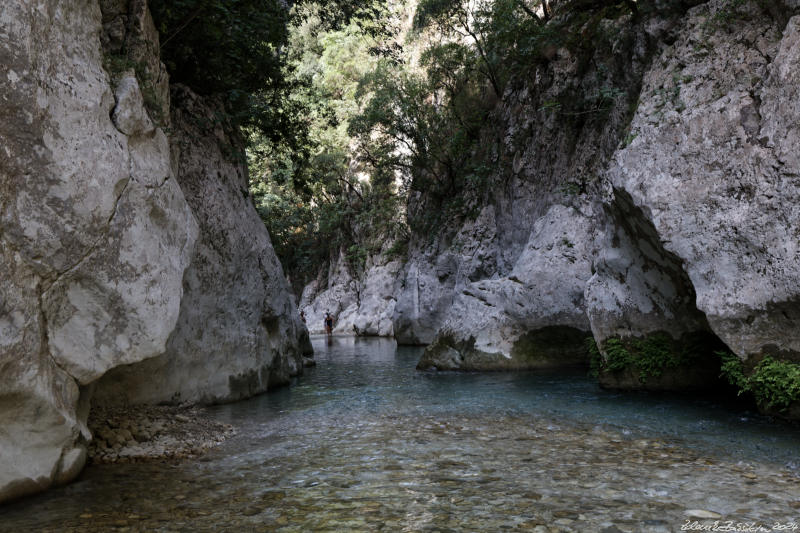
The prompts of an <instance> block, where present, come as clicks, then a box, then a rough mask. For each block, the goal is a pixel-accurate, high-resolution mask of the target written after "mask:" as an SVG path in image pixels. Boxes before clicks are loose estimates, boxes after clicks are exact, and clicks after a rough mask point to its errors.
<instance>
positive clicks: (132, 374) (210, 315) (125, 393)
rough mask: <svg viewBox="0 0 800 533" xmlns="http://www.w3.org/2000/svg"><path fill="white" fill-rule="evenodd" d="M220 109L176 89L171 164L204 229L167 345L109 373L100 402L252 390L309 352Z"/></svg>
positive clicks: (202, 398) (284, 374) (211, 398)
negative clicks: (220, 119) (161, 351)
mask: <svg viewBox="0 0 800 533" xmlns="http://www.w3.org/2000/svg"><path fill="white" fill-rule="evenodd" d="M219 116H223V114H222V113H221V109H219V108H218V106H213V105H209V104H207V103H205V102H204V101H203V100H202V99H200V98H199V97H198V96H196V95H195V94H193V93H192V92H191V91H190V90H189V89H188V88H186V87H182V86H177V87H175V88H174V89H173V92H172V132H171V136H170V141H171V146H172V154H173V168H174V169H175V172H176V179H177V181H178V183H179V184H180V186H181V189H182V190H183V191H184V194H185V197H186V200H187V202H188V203H189V205H190V206H191V208H192V212H193V213H194V214H195V216H196V217H197V220H198V222H199V225H200V238H199V240H198V242H197V244H196V246H195V250H194V255H193V256H192V258H191V264H190V266H189V268H188V269H187V270H186V274H185V275H184V279H183V289H184V295H183V299H182V300H181V307H180V315H179V318H178V322H177V324H176V326H175V328H174V330H173V331H172V334H171V335H170V337H169V340H168V341H167V345H166V349H165V350H164V352H163V353H162V354H160V355H159V356H158V357H153V358H150V359H148V360H146V361H143V362H141V363H138V364H135V365H127V366H121V367H117V368H115V369H113V370H111V371H110V372H108V373H106V374H105V375H104V376H103V378H102V379H100V380H99V381H98V382H97V384H96V388H95V389H94V398H95V400H96V401H97V402H99V403H101V404H103V405H114V404H126V403H165V402H171V403H182V402H193V403H196V402H201V403H212V402H221V401H232V400H238V399H242V398H247V397H249V396H252V395H254V394H257V393H260V392H264V391H266V390H267V389H268V388H271V387H274V386H277V385H285V384H287V383H288V382H289V379H290V377H291V376H295V375H297V374H299V373H301V372H302V368H303V356H304V355H307V354H310V353H311V352H312V349H311V344H310V341H309V339H308V333H307V331H306V329H305V327H304V326H303V325H302V323H301V321H300V317H299V315H298V313H297V310H296V304H295V302H294V298H293V297H292V295H291V291H290V289H289V286H288V284H287V282H286V279H285V277H284V276H283V270H282V268H281V265H280V263H279V262H278V259H277V257H276V256H275V252H274V251H273V249H272V245H271V244H270V241H269V235H268V234H267V230H266V228H265V227H264V224H263V223H262V222H261V219H260V218H259V216H258V213H256V210H255V208H254V207H253V204H252V202H251V201H250V198H249V195H248V189H247V187H248V184H247V169H246V167H245V166H244V164H243V163H242V160H241V154H243V150H244V147H243V144H242V142H241V141H240V140H239V139H238V137H237V136H236V135H235V134H234V133H232V130H231V129H230V128H225V127H224V124H221V123H219V121H218V120H216V119H215V117H219ZM237 156H238V158H237Z"/></svg>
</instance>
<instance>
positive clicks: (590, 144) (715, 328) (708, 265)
mask: <svg viewBox="0 0 800 533" xmlns="http://www.w3.org/2000/svg"><path fill="white" fill-rule="evenodd" d="M656 4H657V5H656ZM656 4H654V9H655V11H656V13H655V14H654V13H653V12H650V14H648V15H643V16H642V17H640V18H639V19H630V18H626V17H625V16H623V17H620V18H618V19H616V20H610V19H604V20H602V21H600V22H599V23H598V24H599V26H600V27H602V29H603V32H602V34H603V35H604V36H605V37H603V38H601V39H599V40H598V39H595V40H594V41H592V46H594V49H593V50H592V52H591V54H593V55H592V56H591V57H588V58H587V57H581V56H579V55H573V54H572V53H571V52H569V51H567V50H565V49H559V50H556V51H554V52H553V54H552V57H550V58H549V59H548V61H546V62H543V63H542V64H541V65H538V66H537V67H536V68H533V69H532V72H533V73H532V74H531V75H530V76H528V77H527V78H525V79H517V80H512V81H511V82H510V84H509V87H508V88H507V89H506V92H505V94H504V95H503V98H502V101H501V102H500V103H499V105H498V106H497V108H496V109H495V111H494V112H493V114H492V115H491V116H490V120H489V121H487V122H488V123H487V125H486V126H485V128H484V132H483V135H484V136H485V142H484V143H483V145H485V146H496V147H495V148H491V149H487V155H486V161H485V164H486V166H487V167H491V168H493V169H495V170H494V174H493V175H492V177H491V180H490V181H491V184H492V190H491V191H489V192H488V193H487V194H486V197H485V198H482V199H478V200H475V199H474V198H473V199H471V198H462V200H464V201H465V202H467V203H469V202H470V201H473V202H474V203H473V204H472V207H475V208H476V209H474V211H475V212H478V213H479V214H478V216H477V217H476V218H474V219H469V218H466V217H462V218H461V219H458V220H447V221H445V222H444V224H443V226H442V227H440V228H437V231H435V232H434V233H435V234H433V235H430V234H420V233H415V234H413V236H412V240H411V243H410V244H409V250H410V252H409V254H408V257H407V258H406V261H405V264H404V266H403V268H402V269H401V270H400V271H399V273H398V281H397V283H395V285H394V290H395V293H394V298H395V300H396V303H395V305H394V308H393V313H394V316H393V322H394V324H393V330H394V335H395V337H396V338H397V340H398V342H400V343H406V344H428V345H429V347H428V349H427V350H426V352H425V355H424V356H423V358H422V360H421V361H420V364H419V367H420V368H438V369H470V370H492V369H520V368H534V367H539V366H551V365H558V364H569V363H574V362H576V361H580V360H584V361H585V360H586V358H587V357H589V353H591V352H592V347H591V346H589V350H588V353H587V349H586V346H585V345H583V344H581V343H582V342H583V340H585V338H586V337H593V338H594V341H596V343H597V347H598V351H597V352H596V354H595V356H596V357H598V358H599V360H598V361H597V363H599V366H600V382H601V384H603V385H605V386H608V387H615V388H646V389H670V390H672V389H687V388H705V387H708V386H709V385H710V384H712V383H713V382H715V381H716V380H717V378H718V376H719V365H720V361H719V358H718V357H717V356H716V355H714V352H716V351H720V350H725V351H731V352H733V353H735V354H736V355H737V356H739V358H741V359H742V360H743V361H745V363H746V366H747V365H748V364H749V368H752V366H753V365H754V364H756V363H757V362H758V361H760V360H761V358H763V357H764V356H767V355H770V356H772V357H774V358H777V359H782V360H789V361H795V362H798V361H800V333H798V332H800V328H799V327H798V326H800V307H799V306H798V302H799V301H800V294H799V293H798V291H799V290H800V289H798V287H800V244H798V243H800V182H798V178H797V177H798V176H799V175H800V156H798V150H797V146H798V143H800V126H798V124H800V120H798V119H800V117H799V116H798V113H800V104H798V102H800V98H799V97H800V94H798V93H799V92H800V89H799V88H800V83H798V82H800V79H798V78H800V16H796V15H798V14H800V4H798V2H796V1H795V0H792V1H779V2H770V3H761V4H757V3H749V2H744V3H731V2H726V1H724V0H711V1H708V2H701V1H687V2H673V3H671V4H668V3H660V4H659V3H656ZM692 6H694V7H692ZM581 31H582V32H583V33H584V34H586V32H587V31H588V27H584V28H582V29H581ZM611 93H613V97H611V98H610V101H606V102H605V103H602V102H601V103H598V101H599V100H597V99H595V100H591V101H592V102H594V106H593V107H592V106H589V109H582V108H581V107H580V106H581V101H582V100H583V101H587V99H588V100H590V97H591V96H592V95H598V94H611ZM553 102H557V103H558V105H557V106H555V107H557V109H556V110H553V107H554V106H552V105H548V104H552V103H553ZM599 109H602V112H600V111H598V110H599ZM432 202H433V200H432V199H431V198H427V197H425V195H422V194H419V193H418V194H417V196H414V197H412V198H411V199H410V201H409V206H408V212H409V216H410V217H413V216H414V214H415V212H417V213H418V212H426V211H427V212H431V211H435V210H436V209H439V208H441V206H437V205H433V203H432ZM347 283H348V284H350V285H353V286H358V285H359V283H360V282H359V281H358V280H354V279H353V276H352V275H349V274H348V278H347ZM389 285H390V284H389V283H387V284H385V286H387V287H388V286H389ZM329 291H330V289H329ZM314 292H315V291H313V290H311V291H309V294H308V295H307V296H309V295H313V294H312V293H314ZM328 294H331V293H330V292H329V293H328ZM348 294H349V293H348ZM336 299H342V300H344V297H340V296H337V297H336ZM315 305H316V304H312V305H311V307H312V308H313V307H315Z"/></svg>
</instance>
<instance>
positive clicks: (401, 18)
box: [151, 0, 639, 289]
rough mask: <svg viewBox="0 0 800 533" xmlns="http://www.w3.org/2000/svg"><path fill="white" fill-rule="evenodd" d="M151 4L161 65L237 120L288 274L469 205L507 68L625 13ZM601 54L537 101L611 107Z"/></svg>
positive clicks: (416, 229) (584, 36) (589, 41)
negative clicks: (577, 83) (579, 85)
mask: <svg viewBox="0 0 800 533" xmlns="http://www.w3.org/2000/svg"><path fill="white" fill-rule="evenodd" d="M151 7H152V10H153V13H154V18H155V20H156V23H157V25H158V27H159V30H160V31H161V35H162V53H163V56H164V59H165V61H166V63H167V65H168V66H169V70H170V72H171V75H172V78H173V81H178V82H182V83H186V84H188V85H190V86H191V87H192V88H193V89H194V90H195V91H197V92H200V93H203V94H215V95H221V96H223V97H224V99H225V102H226V105H227V110H228V113H229V114H230V115H231V117H233V118H234V119H235V120H234V123H237V124H239V125H241V126H244V127H245V128H246V131H247V132H248V138H249V141H250V148H249V150H248V162H249V166H250V169H251V193H252V195H253V198H254V200H255V202H256V206H257V208H258V209H259V211H260V213H261V214H262V217H263V219H264V221H265V223H266V224H267V226H268V229H269V230H270V234H271V237H272V241H273V244H274V246H275V248H276V251H277V253H278V256H279V257H280V259H281V261H282V263H283V265H284V269H285V270H286V271H287V272H288V273H290V274H291V277H292V280H293V282H294V284H295V289H299V288H300V287H301V286H302V285H303V284H305V283H306V282H308V281H309V280H310V279H311V278H313V277H314V276H315V275H316V273H317V272H318V271H319V270H320V268H321V267H322V266H323V264H324V263H325V262H326V261H328V260H330V259H331V258H334V257H337V255H338V253H339V251H340V250H344V252H345V254H346V257H347V258H348V259H349V261H350V263H351V266H352V267H355V270H358V269H359V268H360V266H361V265H363V263H364V260H365V258H366V257H368V256H377V255H384V256H386V255H387V254H388V255H389V256H397V255H398V252H401V251H403V250H404V249H405V247H406V243H407V241H408V238H409V235H410V234H411V233H415V234H417V235H420V236H425V235H427V236H429V237H431V238H432V237H434V236H435V235H436V234H437V233H438V232H440V231H441V229H442V227H443V226H446V225H447V224H448V223H450V222H452V221H453V220H458V219H462V218H467V217H472V216H475V215H476V214H477V213H478V212H479V210H480V208H481V207H482V206H483V205H485V204H486V202H487V201H489V200H490V197H491V194H492V185H493V183H494V182H495V181H497V169H496V164H495V163H496V158H497V154H498V153H499V152H500V151H501V147H500V143H501V140H500V139H501V136H500V135H493V134H491V133H490V132H489V129H490V128H488V129H487V124H488V123H490V122H491V115H492V113H493V112H495V110H496V109H498V105H499V104H500V103H501V102H502V100H503V98H504V96H505V95H506V90H507V88H508V86H509V83H510V82H511V81H512V80H513V79H515V78H516V79H524V78H526V77H528V76H531V75H532V73H533V72H534V71H535V70H536V69H537V68H538V67H539V66H540V65H542V64H546V63H547V62H548V61H550V60H551V59H552V58H553V55H554V54H555V52H556V50H558V49H559V48H560V47H566V48H567V49H569V50H571V53H573V54H575V57H576V58H577V59H578V60H579V61H580V62H585V63H586V66H585V67H582V68H585V69H588V68H590V67H589V62H590V61H589V59H588V58H590V57H591V51H592V50H593V47H594V46H596V45H597V43H599V42H605V41H608V40H609V36H608V35H606V34H607V32H608V31H609V30H608V25H607V24H604V23H603V21H604V20H612V19H617V18H619V17H622V16H628V15H631V14H633V17H629V18H630V19H631V20H632V19H633V18H635V17H636V16H638V15H639V11H638V8H637V4H636V3H635V2H630V1H619V2H593V1H589V0H572V1H569V2H566V1H562V2H555V1H550V2H544V3H542V2H540V1H538V0H422V1H420V2H418V3H415V2H412V1H410V0H409V1H405V0H396V1H394V2H388V3H383V2H377V1H372V2H366V3H358V2H353V1H352V0H338V1H336V2H325V3H322V2H314V1H305V2H299V3H297V4H295V5H294V6H293V7H292V8H291V9H289V8H288V7H286V5H285V4H284V3H283V2H281V1H279V0H236V1H231V2H222V1H221V0H176V1H174V2H165V1H163V0H153V2H152V5H151ZM604 40H605V41H604ZM581 64H583V63H581ZM591 68H593V69H595V67H591ZM603 68H605V67H603V66H602V65H600V66H596V70H597V72H598V76H599V77H602V78H603V79H600V78H598V80H597V84H596V85H597V87H596V91H594V92H591V91H589V92H591V94H589V93H588V92H586V91H585V90H584V89H575V88H573V89H570V90H568V91H567V92H566V93H565V94H564V95H563V98H561V99H560V100H558V101H556V102H553V105H552V106H550V107H549V108H548V109H547V111H548V112H550V113H555V114H558V115H560V116H561V117H563V118H564V120H565V121H567V122H572V123H575V124H577V126H576V127H580V125H581V124H584V123H586V122H587V121H591V120H592V119H591V117H593V116H595V115H598V114H602V113H605V112H607V111H608V110H609V109H611V108H612V107H613V105H614V102H615V101H616V100H618V99H619V98H621V97H622V96H624V95H625V93H624V91H622V90H621V89H620V88H618V87H615V86H614V85H613V83H611V82H610V81H609V80H610V79H611V78H613V75H611V74H610V73H609V72H608V71H607V70H606V71H604V70H603ZM604 72H605V74H604ZM584 92H586V94H584ZM573 93H574V94H573ZM595 93H596V94H595ZM410 198H413V199H414V200H413V201H411V202H409V199H410ZM407 206H408V209H406V207H407Z"/></svg>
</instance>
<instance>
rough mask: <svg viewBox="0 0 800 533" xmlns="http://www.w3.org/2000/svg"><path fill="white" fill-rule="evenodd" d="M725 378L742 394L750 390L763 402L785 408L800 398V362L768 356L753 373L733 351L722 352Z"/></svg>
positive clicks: (719, 353)
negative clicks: (747, 369)
mask: <svg viewBox="0 0 800 533" xmlns="http://www.w3.org/2000/svg"><path fill="white" fill-rule="evenodd" d="M717 355H718V356H719V357H720V358H721V360H722V377H723V378H725V379H726V380H727V381H728V382H729V383H730V384H731V385H733V386H734V387H736V388H737V389H738V391H739V394H744V393H750V394H752V395H753V397H754V398H755V400H756V402H757V403H758V404H759V405H762V406H765V407H767V408H769V409H776V410H778V411H785V410H786V409H788V408H789V407H791V406H792V404H795V403H796V402H798V401H800V364H797V363H792V362H790V361H781V360H777V359H774V358H773V357H771V356H766V357H764V358H763V359H762V360H761V361H760V362H759V363H758V364H757V365H756V366H755V367H754V368H753V369H752V370H751V371H750V372H745V368H744V364H743V363H742V361H741V360H740V359H739V358H738V357H736V356H735V355H734V354H732V353H730V352H725V351H720V352H717Z"/></svg>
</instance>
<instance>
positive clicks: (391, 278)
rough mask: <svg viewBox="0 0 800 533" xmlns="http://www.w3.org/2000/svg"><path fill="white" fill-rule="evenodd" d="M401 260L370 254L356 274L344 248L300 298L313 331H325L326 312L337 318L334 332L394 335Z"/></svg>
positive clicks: (301, 307)
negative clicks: (360, 273) (360, 270)
mask: <svg viewBox="0 0 800 533" xmlns="http://www.w3.org/2000/svg"><path fill="white" fill-rule="evenodd" d="M401 268H402V263H401V262H400V261H398V260H389V259H387V258H386V257H385V256H383V255H381V254H378V255H376V256H374V257H373V256H370V257H368V258H367V261H366V264H365V266H364V273H363V274H362V275H361V276H358V275H356V276H354V275H353V274H352V273H351V267H350V265H349V263H348V261H347V258H346V256H345V254H344V252H340V254H339V257H338V258H337V259H336V261H333V262H331V263H330V265H329V266H328V270H327V275H325V274H326V272H324V271H323V272H320V275H319V276H317V279H315V280H314V281H312V282H311V283H309V284H308V285H306V287H305V289H304V290H303V295H302V297H301V299H300V310H301V311H303V312H304V313H305V318H306V324H307V325H308V329H309V330H310V331H311V333H324V332H325V324H324V320H325V314H326V313H330V314H331V316H332V317H333V318H334V328H333V331H334V333H344V334H354V335H369V336H380V337H391V336H392V335H393V334H394V323H393V321H392V318H393V316H394V308H395V303H396V302H395V294H396V292H397V289H396V285H397V276H398V272H399V271H400V270H401Z"/></svg>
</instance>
